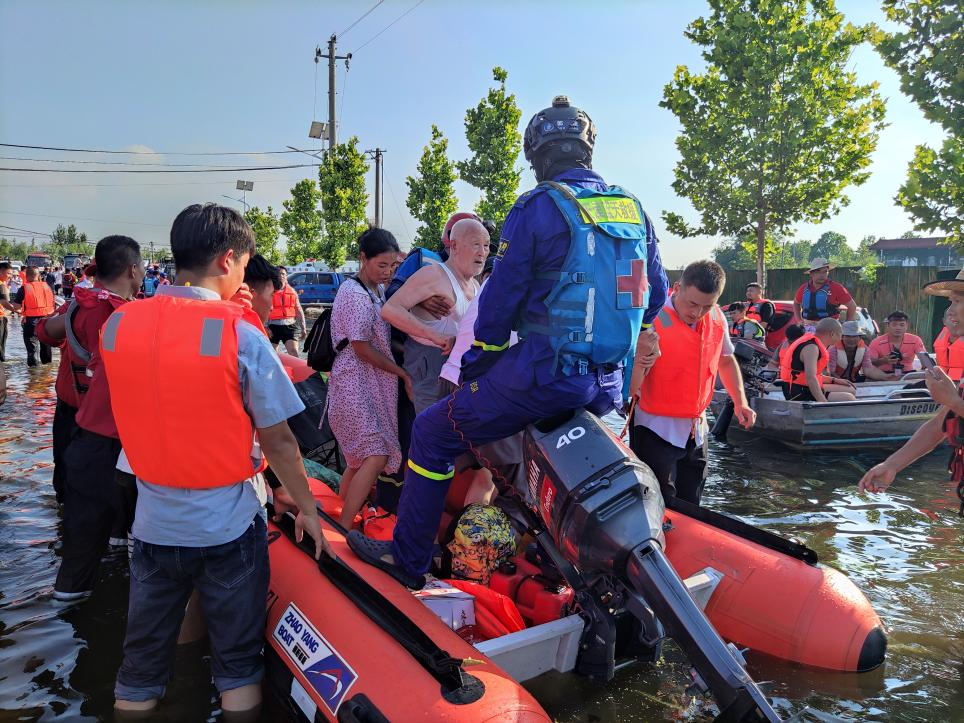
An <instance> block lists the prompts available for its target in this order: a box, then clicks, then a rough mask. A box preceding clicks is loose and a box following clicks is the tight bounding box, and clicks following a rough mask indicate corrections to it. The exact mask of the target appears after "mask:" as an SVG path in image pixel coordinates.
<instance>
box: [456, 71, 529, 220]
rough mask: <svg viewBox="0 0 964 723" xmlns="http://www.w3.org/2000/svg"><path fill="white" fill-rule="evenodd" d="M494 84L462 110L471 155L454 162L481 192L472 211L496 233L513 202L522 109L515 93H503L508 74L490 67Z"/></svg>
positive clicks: (520, 137) (520, 175)
mask: <svg viewBox="0 0 964 723" xmlns="http://www.w3.org/2000/svg"><path fill="white" fill-rule="evenodd" d="M492 77H493V79H494V80H495V81H496V82H497V83H498V87H495V88H489V92H488V94H487V95H486V97H485V98H483V99H482V100H480V101H479V104H478V105H477V106H476V107H475V108H469V109H468V110H467V111H466V112H465V138H466V140H467V141H468V143H469V150H470V151H472V157H471V158H470V159H468V160H467V161H460V162H459V163H458V170H459V174H460V175H461V176H462V180H464V181H466V182H467V183H469V184H471V185H473V186H475V187H476V188H478V189H479V190H480V191H482V198H480V199H479V202H478V203H477V204H475V212H476V213H477V214H478V215H479V216H481V217H482V218H483V219H487V220H491V221H493V222H494V223H495V224H496V236H498V234H499V232H500V231H501V230H502V222H503V221H504V220H505V217H506V215H507V214H508V213H509V209H511V208H512V204H514V203H515V199H516V195H517V194H518V190H519V180H520V179H521V178H522V169H521V168H519V167H517V166H516V160H517V159H518V158H519V152H520V151H521V150H522V134H521V133H519V120H520V119H521V118H522V111H521V110H519V106H518V105H517V104H516V100H515V94H514V93H511V94H510V93H506V90H505V81H506V78H508V77H509V74H508V73H507V72H506V71H505V70H503V69H502V68H499V67H496V68H493V70H492Z"/></svg>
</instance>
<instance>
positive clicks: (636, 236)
mask: <svg viewBox="0 0 964 723" xmlns="http://www.w3.org/2000/svg"><path fill="white" fill-rule="evenodd" d="M595 135H596V133H595V126H594V125H593V122H592V120H591V119H590V118H589V116H588V115H587V114H586V113H584V112H583V111H581V110H579V109H578V108H575V107H573V106H571V105H570V104H569V100H568V98H566V97H565V96H559V97H557V98H555V99H554V101H553V105H552V107H551V108H547V109H545V110H543V111H541V112H540V113H537V114H536V115H535V116H534V117H533V119H532V120H531V121H530V123H529V125H528V127H527V128H526V132H525V143H524V150H525V157H526V160H528V161H529V162H530V163H531V164H532V168H533V171H534V173H535V176H536V180H538V181H539V185H538V186H537V187H536V188H535V189H533V190H531V191H529V192H528V193H525V194H523V195H522V196H520V197H519V199H518V200H517V201H516V203H515V205H514V206H513V208H512V210H511V211H510V212H509V215H508V216H507V217H506V220H505V224H504V226H503V229H502V236H501V239H500V243H499V248H498V252H497V258H496V262H495V265H494V271H493V274H492V276H491V277H490V278H489V281H488V283H487V284H486V287H485V289H484V290H483V291H482V295H481V297H480V299H479V315H478V319H477V321H476V325H475V341H474V342H473V345H472V348H471V349H470V350H469V351H468V352H467V353H466V354H465V356H464V357H463V360H462V384H461V386H460V388H459V389H458V390H457V391H456V392H454V393H452V394H451V395H449V396H448V397H446V398H443V399H441V400H440V401H439V402H437V403H436V404H435V405H433V406H431V407H429V408H428V409H426V410H425V411H423V412H422V413H421V414H420V415H419V416H418V418H417V419H416V420H415V425H414V427H413V429H412V443H411V448H410V450H409V462H408V469H407V470H406V472H405V484H404V487H403V491H402V498H401V501H400V503H399V508H398V523H397V525H396V527H395V533H394V539H393V542H392V543H391V545H390V546H389V543H386V542H380V541H376V540H371V539H369V538H367V537H364V536H363V535H361V533H358V532H352V533H351V534H350V535H349V538H348V539H349V543H350V544H351V547H352V549H353V550H355V552H356V553H357V554H358V555H359V556H360V557H362V558H363V559H365V560H366V561H368V562H370V563H371V564H373V565H376V566H378V567H381V568H383V569H385V570H386V571H387V572H389V573H391V574H393V575H394V576H395V577H396V578H397V579H399V580H401V581H402V582H404V583H405V584H407V585H408V586H409V587H417V586H419V585H420V582H421V580H420V578H421V576H422V574H423V573H425V572H426V571H427V570H428V569H429V567H430V565H431V558H432V545H433V541H434V539H435V535H436V532H437V530H438V527H439V524H440V520H441V516H442V511H443V507H444V502H445V496H446V493H447V491H448V488H449V484H450V483H451V481H452V477H453V474H454V462H455V460H456V458H457V457H458V456H459V455H460V454H463V453H465V452H469V451H472V450H474V449H475V448H476V447H477V446H478V445H481V444H484V443H486V442H490V441H494V440H499V439H503V438H505V437H509V436H511V435H513V434H515V433H517V432H519V431H520V430H522V429H523V428H524V427H525V426H526V425H527V424H530V423H531V422H534V421H536V420H537V419H540V418H542V417H549V416H554V415H558V414H562V413H565V412H568V411H572V410H577V409H580V408H583V407H585V408H587V409H589V410H590V411H592V412H595V413H597V414H603V413H606V412H608V411H610V410H611V409H612V408H613V407H614V406H617V405H620V404H621V402H622V400H623V398H624V393H623V368H624V366H625V364H626V360H627V357H630V356H631V355H632V353H633V350H635V349H637V337H638V336H639V334H640V330H641V329H648V327H649V326H650V325H651V323H652V321H653V319H655V317H656V315H657V314H658V313H659V310H660V309H661V308H662V306H663V303H664V301H665V299H666V290H667V281H666V275H665V274H664V272H663V268H662V264H661V262H660V257H659V249H658V246H657V243H658V242H657V239H656V234H655V232H654V231H653V227H652V224H651V222H650V220H649V218H648V217H647V216H646V214H645V213H644V212H643V210H642V208H641V206H640V205H639V202H638V201H637V200H636V199H635V198H634V197H633V196H631V195H630V194H628V193H627V192H626V191H623V190H622V189H619V188H618V187H610V186H607V185H606V183H605V181H603V179H602V178H601V177H600V176H599V175H598V174H597V173H595V172H594V171H593V170H592V150H593V144H594V142H595ZM513 330H516V331H518V332H519V335H520V337H522V341H521V342H520V343H519V344H517V345H515V346H512V347H510V346H509V338H510V333H511V332H512V331H513ZM648 334H649V335H652V332H651V331H649V332H648ZM653 345H655V340H654V342H653ZM483 462H484V460H483Z"/></svg>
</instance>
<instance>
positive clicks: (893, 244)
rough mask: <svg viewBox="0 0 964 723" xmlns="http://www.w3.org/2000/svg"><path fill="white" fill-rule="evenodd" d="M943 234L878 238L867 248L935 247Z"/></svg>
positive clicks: (909, 248) (916, 249)
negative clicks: (920, 236)
mask: <svg viewBox="0 0 964 723" xmlns="http://www.w3.org/2000/svg"><path fill="white" fill-rule="evenodd" d="M945 238H946V237H945V236H928V237H927V238H880V239H877V241H876V242H874V243H872V244H870V246H869V247H868V248H870V249H873V250H874V251H919V250H923V249H936V248H937V247H938V246H939V245H940V242H941V241H943V240H944V239H945Z"/></svg>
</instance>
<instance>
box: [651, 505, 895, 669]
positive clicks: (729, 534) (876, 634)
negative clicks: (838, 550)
mask: <svg viewBox="0 0 964 723" xmlns="http://www.w3.org/2000/svg"><path fill="white" fill-rule="evenodd" d="M674 504H675V505H679V504H680V503H674ZM689 511H690V512H693V514H694V516H692V517H691V516H689V515H687V514H683V512H681V511H677V510H672V509H670V510H667V513H666V521H667V522H668V523H669V525H670V527H669V529H668V530H667V532H666V556H667V557H668V558H669V560H670V562H671V563H672V565H673V567H674V568H675V569H676V572H677V573H679V576H680V577H681V578H684V579H685V578H687V577H689V576H690V575H693V574H694V573H697V572H699V571H700V570H703V569H705V568H708V567H709V568H713V569H714V570H716V571H717V572H718V573H720V574H722V580H721V581H720V582H719V584H718V586H717V587H716V589H715V590H714V591H713V593H712V594H711V596H710V598H709V600H708V602H707V603H706V607H705V609H704V612H705V613H706V616H707V617H708V618H709V619H710V622H711V623H713V627H714V628H716V631H717V632H718V633H719V634H720V636H721V637H723V638H724V639H726V640H729V641H731V642H733V643H736V644H737V645H740V646H743V647H747V648H750V649H751V650H754V651H759V652H763V653H766V654H768V655H772V656H774V657H777V658H782V659H784V660H790V661H793V662H796V663H802V664H804V665H810V666H813V667H816V668H825V669H828V670H836V671H849V672H864V671H867V670H871V669H873V668H876V667H877V666H878V665H880V664H881V663H882V662H883V660H884V654H885V652H886V648H887V640H886V637H885V635H884V631H883V625H882V623H881V621H880V618H879V617H877V613H876V612H874V609H873V608H872V607H871V605H870V602H869V601H868V600H867V598H866V597H865V596H864V594H863V593H862V592H860V590H859V589H858V588H857V586H856V585H854V584H853V583H852V582H851V581H850V580H849V579H848V578H847V577H846V576H844V575H843V574H842V573H841V572H838V571H837V570H834V569H832V568H829V567H825V566H823V565H818V564H815V563H816V556H815V555H814V554H813V553H812V551H810V550H807V548H804V547H803V546H801V545H795V543H791V542H789V541H785V540H782V539H781V538H777V537H776V536H774V535H769V534H768V533H766V532H763V531H762V530H758V529H757V528H752V527H750V526H749V525H744V524H743V523H741V522H739V521H738V520H734V519H733V518H724V517H723V516H722V515H715V514H714V513H712V512H708V511H706V510H695V511H694V510H689ZM697 516H698V517H701V518H702V520H700V519H695V517H697ZM713 518H722V519H723V520H725V522H724V526H725V525H726V524H727V523H728V524H729V525H730V526H731V527H730V529H735V530H736V532H739V531H740V529H739V528H746V529H747V530H749V531H750V534H751V535H754V536H756V537H757V538H758V539H760V540H761V541H762V542H763V544H760V543H758V542H755V541H753V539H747V537H745V536H742V535H741V534H736V533H735V532H733V531H728V530H727V529H721V528H720V527H719V526H716V525H715V524H711V521H713ZM707 520H709V521H707ZM768 538H769V539H771V540H778V541H779V542H781V543H783V544H784V545H786V546H787V547H797V548H799V549H800V550H805V551H806V552H808V553H810V555H812V562H808V561H806V560H805V559H800V557H794V556H792V555H791V554H786V553H785V552H781V551H778V550H776V549H773V548H772V547H769V546H767V544H766V543H767V539H768ZM803 557H805V555H804V556H803Z"/></svg>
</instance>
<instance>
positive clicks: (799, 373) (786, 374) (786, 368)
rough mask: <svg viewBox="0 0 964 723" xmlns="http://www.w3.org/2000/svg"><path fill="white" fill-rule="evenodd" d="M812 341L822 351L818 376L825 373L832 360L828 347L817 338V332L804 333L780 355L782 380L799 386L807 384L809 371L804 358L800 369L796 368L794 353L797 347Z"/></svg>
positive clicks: (818, 365)
mask: <svg viewBox="0 0 964 723" xmlns="http://www.w3.org/2000/svg"><path fill="white" fill-rule="evenodd" d="M811 341H812V342H814V343H816V345H817V350H818V351H819V352H820V356H819V358H818V360H817V377H819V376H820V375H821V374H823V372H824V370H825V369H826V368H827V364H828V362H829V361H830V352H828V351H827V347H825V346H824V345H823V342H821V341H820V340H819V339H818V338H817V335H816V334H804V335H803V336H801V337H800V338H799V339H797V340H796V341H795V342H793V343H792V344H791V345H790V346H788V347H787V349H786V351H784V352H783V354H781V355H780V381H783V382H786V383H787V384H796V385H797V386H804V387H805V386H807V372H806V369H805V368H804V364H803V360H802V359H801V360H800V369H794V368H793V355H794V354H795V353H796V351H797V349H799V348H800V347H802V346H803V345H804V344H808V343H809V342H811Z"/></svg>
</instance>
